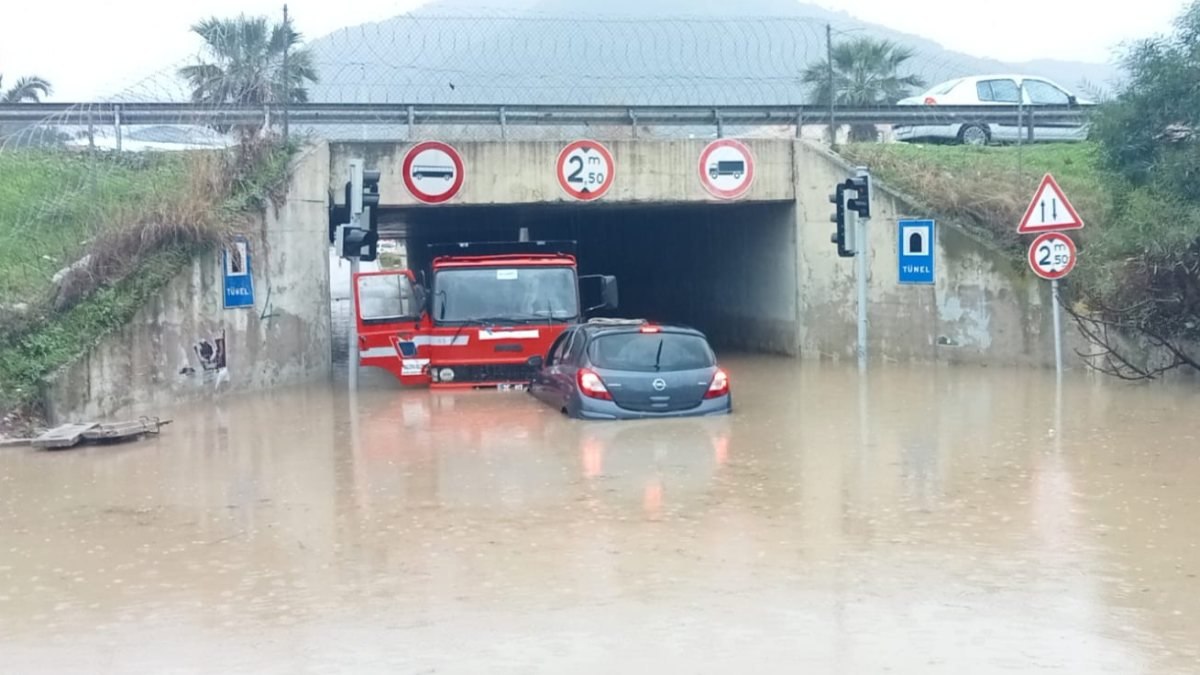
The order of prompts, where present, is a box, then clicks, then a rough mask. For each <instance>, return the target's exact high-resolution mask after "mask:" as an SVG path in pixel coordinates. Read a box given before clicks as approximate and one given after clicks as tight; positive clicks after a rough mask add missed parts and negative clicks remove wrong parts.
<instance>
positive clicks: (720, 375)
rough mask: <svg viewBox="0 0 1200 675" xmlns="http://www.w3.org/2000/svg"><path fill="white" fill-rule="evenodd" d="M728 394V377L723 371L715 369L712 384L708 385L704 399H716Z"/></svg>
mask: <svg viewBox="0 0 1200 675" xmlns="http://www.w3.org/2000/svg"><path fill="white" fill-rule="evenodd" d="M728 393H729V376H728V375H726V374H725V371H723V370H721V369H720V368H717V372H716V374H715V375H713V379H712V384H710V385H708V393H707V394H705V395H704V398H717V397H718V396H724V395H725V394H728Z"/></svg>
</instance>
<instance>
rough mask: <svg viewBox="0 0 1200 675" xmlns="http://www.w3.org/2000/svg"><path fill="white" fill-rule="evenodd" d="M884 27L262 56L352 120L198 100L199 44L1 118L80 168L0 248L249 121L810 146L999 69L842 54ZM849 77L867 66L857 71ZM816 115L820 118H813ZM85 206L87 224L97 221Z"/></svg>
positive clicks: (218, 143) (207, 56)
mask: <svg viewBox="0 0 1200 675" xmlns="http://www.w3.org/2000/svg"><path fill="white" fill-rule="evenodd" d="M279 19H282V17H279ZM270 21H271V22H273V23H278V21H276V20H275V19H271V20H270ZM181 37H182V36H181ZM891 37H892V36H888V35H876V34H874V33H872V32H871V31H869V30H864V29H863V28H862V27H861V26H857V25H853V24H846V25H838V24H831V23H828V22H824V21H818V20H814V19H807V18H803V17H801V18H797V17H769V16H768V17H754V16H752V17H740V18H709V17H674V18H672V17H656V18H621V17H603V16H577V15H573V16H562V15H552V14H540V13H533V12H523V13H511V12H507V13H506V12H498V11H493V12H482V11H479V10H472V12H471V13H462V14H455V13H445V12H443V13H438V14H429V13H411V14H406V15H402V16H398V17H394V18H390V19H386V20H383V21H379V22H377V23H372V24H366V25H361V26H356V27H352V28H344V29H341V30H338V31H335V32H333V33H331V34H329V35H326V36H324V37H320V38H316V39H313V40H310V41H309V42H308V43H307V44H303V45H299V46H298V49H297V50H295V51H291V50H286V51H285V52H284V53H283V54H279V53H274V54H271V55H269V57H267V62H266V63H264V64H262V65H263V66H264V68H265V69H266V70H268V71H269V70H271V69H276V68H280V67H282V63H280V62H279V61H278V60H279V59H280V58H282V59H287V58H291V59H293V61H292V62H293V64H294V63H296V61H297V60H301V61H303V60H307V61H308V62H309V63H310V64H311V66H312V69H313V71H314V75H315V81H313V82H300V83H299V84H300V85H302V87H303V95H301V96H298V97H296V103H297V105H300V104H301V102H303V101H307V102H309V103H320V104H340V105H356V106H361V109H359V110H358V111H357V113H356V114H355V115H354V116H353V119H354V121H352V122H351V121H346V120H345V119H344V118H336V117H335V118H333V119H331V120H330V121H325V120H324V119H322V118H321V115H316V116H314V115H308V116H307V117H305V118H304V119H303V121H301V118H300V117H296V118H295V119H292V117H291V115H289V113H288V110H287V106H281V105H279V101H280V99H281V98H286V97H283V96H278V97H276V96H272V94H271V93H269V92H268V93H267V94H266V95H265V96H264V95H261V94H262V92H259V94H260V95H259V96H257V97H252V96H247V95H245V94H246V93H247V92H246V91H245V90H239V89H237V88H226V89H229V91H227V92H226V93H225V95H223V96H219V97H212V96H204V95H201V94H203V93H204V92H197V91H196V90H195V88H194V87H193V86H192V84H190V83H189V82H188V81H187V79H186V78H185V77H183V75H182V72H183V69H184V68H185V67H188V66H195V65H197V64H216V65H218V66H227V65H228V63H225V64H222V63H220V59H219V58H216V57H218V56H219V55H217V54H214V53H213V50H212V49H209V48H201V50H200V51H198V52H197V53H196V54H194V55H192V56H190V57H188V58H185V59H181V60H180V61H178V62H175V63H171V64H167V65H166V66H164V67H162V68H160V69H159V70H157V71H155V72H153V73H151V74H150V75H148V76H146V77H144V78H142V79H141V80H138V81H136V82H134V83H132V84H131V85H129V86H127V87H125V88H123V89H122V90H120V91H118V92H116V93H115V94H113V95H111V96H107V97H103V98H102V99H100V100H98V101H91V102H84V103H79V104H74V105H69V106H67V107H65V108H62V109H60V110H57V111H56V112H54V113H53V114H51V115H48V116H46V117H45V118H43V119H40V120H39V121H38V122H36V123H28V122H24V123H11V122H7V121H5V120H4V118H2V117H0V136H2V140H0V154H2V153H12V152H16V151H19V150H22V149H29V148H55V149H61V150H66V151H70V152H73V153H75V155H76V156H77V161H78V162H80V163H82V164H84V165H85V167H84V169H83V170H78V171H72V172H68V173H66V174H64V175H63V176H62V177H61V182H60V183H59V184H58V185H57V186H56V190H55V191H54V192H53V194H52V195H50V196H48V197H47V198H45V199H43V200H41V201H40V202H38V203H36V205H33V206H31V207H30V208H32V209H33V210H32V211H31V212H27V213H24V214H22V216H21V217H20V220H21V223H22V224H21V225H20V226H17V227H11V228H8V229H7V230H6V232H3V233H0V246H10V245H12V244H13V243H14V238H15V237H20V236H28V235H29V234H30V232H32V231H34V230H35V229H36V228H38V227H39V224H40V223H43V222H45V221H47V220H53V219H54V218H55V217H58V214H60V212H62V211H63V210H64V209H67V208H68V206H69V207H70V208H71V209H74V210H75V212H76V213H75V216H79V213H78V212H79V211H80V210H84V211H86V210H87V209H88V208H89V207H88V203H87V200H81V199H80V198H79V196H80V195H82V194H85V193H89V191H91V193H94V192H95V191H96V190H98V189H100V186H103V185H104V184H105V183H106V181H107V180H108V179H111V178H112V177H113V175H114V174H115V173H119V172H120V171H124V170H125V169H126V164H127V162H126V164H122V163H121V162H117V161H114V160H113V158H112V156H113V155H126V156H127V155H133V156H140V155H143V154H144V153H153V152H155V151H166V150H184V149H193V150H194V149H220V148H230V147H233V146H235V145H236V144H237V143H238V137H239V134H244V133H246V132H247V130H249V131H250V132H252V133H259V134H264V133H274V134H282V133H284V130H285V129H286V131H287V133H288V134H289V135H290V136H291V137H292V138H294V139H297V140H303V139H305V138H319V139H327V140H331V141H413V140H419V139H422V138H437V139H441V140H450V141H453V140H500V139H508V140H539V139H540V140H568V139H574V138H579V137H590V138H595V139H598V140H610V139H625V138H667V139H679V138H715V137H717V136H719V135H723V136H730V137H768V138H770V137H775V138H795V137H801V138H805V139H809V140H813V141H818V142H826V143H828V142H830V141H831V140H835V141H837V142H845V141H848V140H863V139H866V140H884V141H887V140H890V139H891V138H892V135H893V129H892V127H891V125H888V124H873V123H868V124H855V123H853V122H852V121H847V120H843V119H840V118H839V113H843V114H845V113H844V111H846V110H848V109H861V108H863V107H872V106H877V107H886V106H892V105H894V104H895V103H896V102H897V101H899V100H900V99H902V98H904V97H907V96H915V95H917V94H919V93H921V92H923V91H925V90H926V88H928V87H930V86H933V85H935V84H937V83H940V82H944V81H947V80H950V79H953V78H957V77H961V76H965V75H972V74H980V73H988V72H1003V71H1005V70H1009V68H1008V67H1007V66H1004V65H1003V64H999V63H996V62H991V61H987V60H983V59H974V58H970V57H964V56H961V55H956V54H953V53H950V52H945V51H942V50H939V49H936V48H933V47H921V46H920V45H918V46H911V45H906V44H905V43H902V42H892V43H888V44H885V45H883V47H879V49H882V52H879V51H878V50H877V51H876V52H875V53H867V54H866V55H865V56H863V55H857V56H855V55H854V54H853V52H854V50H855V49H859V48H862V45H857V46H856V43H857V42H860V41H862V40H863V38H872V39H873V40H876V41H878V40H886V39H891ZM210 46H211V45H210ZM876 47H878V44H876ZM846 50H849V52H851V56H852V57H853V58H857V59H859V60H858V61H853V62H852V63H845V62H842V61H844V58H843V57H844V56H845V55H844V54H842V53H841V52H844V51H846ZM867 51H868V52H869V51H870V50H869V49H868V50H867ZM301 55H303V56H302V57H301ZM831 56H832V57H833V59H832V64H833V66H834V67H833V68H830V63H831V60H830V57H831ZM839 59H842V61H839ZM872 59H874V60H872ZM855 69H857V70H858V71H862V72H863V73H865V75H864V76H863V77H857V76H856V74H855V72H852V71H855ZM1036 74H1048V75H1051V76H1053V75H1054V73H1036ZM1060 79H1061V76H1060ZM137 104H178V105H177V106H176V107H174V108H170V109H168V110H160V111H158V112H157V113H156V114H155V115H154V116H153V118H152V119H151V118H144V119H139V118H137V117H136V116H132V115H131V114H126V113H123V112H122V107H123V106H124V107H126V108H129V109H130V110H132V109H133V108H135V107H136V105H137ZM248 104H249V105H258V104H261V109H262V113H261V116H258V115H257V114H254V115H253V117H254V119H253V120H252V123H248V122H247V120H246V119H245V111H246V108H247V105H248ZM438 105H442V106H475V107H477V108H478V109H479V112H478V114H477V115H476V116H475V118H474V119H475V121H474V122H472V123H465V122H462V121H461V120H459V121H456V122H454V123H443V122H440V121H439V120H438V119H437V118H436V116H434V117H428V118H421V117H420V116H414V115H412V113H411V112H410V113H409V116H408V117H407V118H406V116H405V115H404V112H403V109H404V107H405V106H438ZM372 106H374V107H372ZM506 106H524V107H525V108H526V109H530V108H537V107H539V106H543V107H554V106H615V107H629V108H634V109H636V108H637V107H639V106H663V107H668V108H671V107H679V108H702V109H711V110H712V111H713V115H712V116H711V117H706V118H696V117H695V116H693V117H692V118H691V120H692V121H688V122H681V121H679V120H675V121H673V122H672V123H662V122H661V121H660V122H658V123H656V122H652V121H651V122H648V121H645V120H639V119H638V118H637V116H636V114H633V115H630V116H629V117H628V119H621V120H614V119H612V118H611V117H608V118H602V119H598V120H597V121H591V122H580V121H578V120H576V121H574V122H572V123H557V124H556V123H552V120H551V123H547V121H546V120H540V121H539V123H536V124H535V123H529V120H528V119H526V120H525V121H524V123H522V122H521V121H520V120H517V121H515V122H513V123H506V121H505V112H504V111H505V107H506ZM747 106H775V107H780V108H789V107H794V108H795V109H796V113H795V114H788V115H786V116H784V117H782V118H780V119H779V120H778V121H774V120H771V121H766V122H763V121H759V122H754V123H736V122H730V123H723V122H722V121H721V118H720V112H719V111H720V110H721V109H723V108H725V109H729V108H738V107H747ZM826 108H828V110H829V112H828V113H824V112H821V113H820V114H816V115H812V114H811V112H812V111H813V110H817V111H824V109H826ZM805 110H807V111H809V112H810V117H807V118H806V117H805V113H804V111H805ZM911 110H912V111H914V112H913V114H915V115H917V116H918V117H922V116H928V120H927V121H928V123H929V124H930V125H933V126H941V127H947V126H949V127H950V128H951V133H954V132H955V131H956V130H957V129H958V128H960V127H962V125H961V124H958V125H957V126H955V125H947V124H946V121H945V119H944V114H942V113H941V112H940V111H938V109H937V106H928V105H915V106H911ZM535 117H536V115H535ZM546 117H547V118H552V117H553V116H552V115H547V116H546ZM830 119H832V120H833V121H834V122H835V124H834V125H833V127H832V128H835V129H837V130H839V131H838V133H837V134H836V135H835V136H833V137H832V138H831V136H830V128H831V125H830V124H829V121H830ZM147 120H150V121H147ZM913 124H917V125H920V124H923V122H922V121H920V120H918V121H917V122H914V123H913ZM863 129H866V131H865V132H863ZM96 208H97V212H96V214H95V217H96V218H101V217H103V213H102V212H101V211H100V207H99V206H97V207H96Z"/></svg>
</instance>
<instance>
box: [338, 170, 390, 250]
mask: <svg viewBox="0 0 1200 675" xmlns="http://www.w3.org/2000/svg"><path fill="white" fill-rule="evenodd" d="M361 167H362V160H351V167H350V180H348V181H346V184H345V185H344V186H343V188H342V193H343V194H342V204H341V205H338V204H336V203H334V200H333V193H332V192H331V193H330V195H329V202H330V204H329V241H330V243H332V244H333V245H334V248H335V249H336V250H337V252H338V255H339V256H341V257H343V258H358V259H359V260H366V261H368V262H370V261H372V260H375V259H376V257H377V256H378V245H379V215H378V212H379V178H380V172H379V170H378V169H366V170H364V169H362V168H361ZM356 184H357V187H356ZM343 225H346V226H347V227H342V226H343Z"/></svg>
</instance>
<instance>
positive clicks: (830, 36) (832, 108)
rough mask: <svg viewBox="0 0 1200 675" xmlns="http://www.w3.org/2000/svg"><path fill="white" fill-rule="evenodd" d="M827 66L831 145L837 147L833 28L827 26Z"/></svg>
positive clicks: (829, 25)
mask: <svg viewBox="0 0 1200 675" xmlns="http://www.w3.org/2000/svg"><path fill="white" fill-rule="evenodd" d="M825 64H826V65H827V66H828V67H829V145H830V147H834V146H837V120H835V119H834V113H835V109H836V107H837V90H836V89H834V78H833V26H832V25H831V24H825Z"/></svg>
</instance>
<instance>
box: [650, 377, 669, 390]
mask: <svg viewBox="0 0 1200 675" xmlns="http://www.w3.org/2000/svg"><path fill="white" fill-rule="evenodd" d="M650 385H651V386H653V387H654V391H662V390H663V389H666V388H667V381H666V380H664V379H662V378H661V377H657V378H655V379H654V381H653V382H651V383H650Z"/></svg>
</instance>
